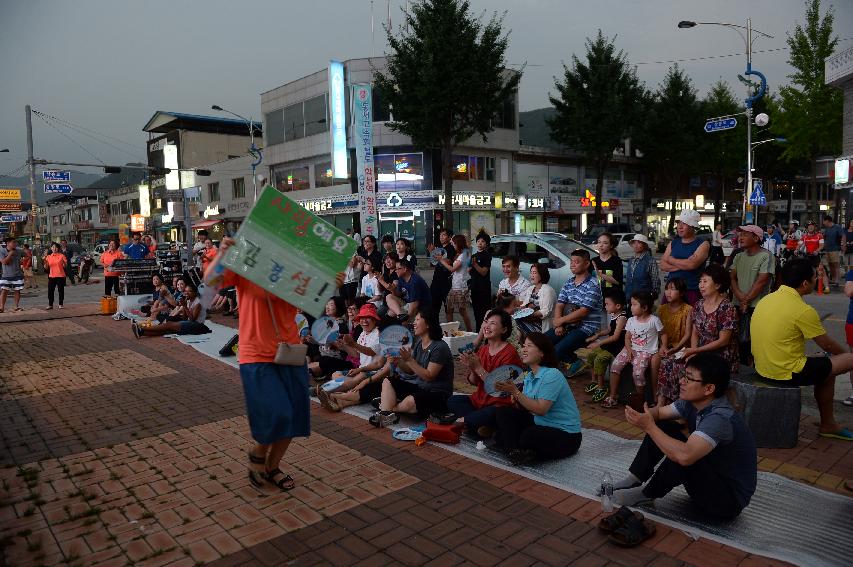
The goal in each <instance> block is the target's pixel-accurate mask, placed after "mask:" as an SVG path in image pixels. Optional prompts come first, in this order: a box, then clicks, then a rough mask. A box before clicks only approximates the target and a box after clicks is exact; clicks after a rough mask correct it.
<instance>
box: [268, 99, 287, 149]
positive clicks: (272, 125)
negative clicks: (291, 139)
mask: <svg viewBox="0 0 853 567" xmlns="http://www.w3.org/2000/svg"><path fill="white" fill-rule="evenodd" d="M264 140H265V143H266V145H267V146H272V145H274V144H281V143H282V142H284V112H283V111H282V109H280V108H279V109H278V110H273V111H272V112H268V113H267V114H266V115H264Z"/></svg>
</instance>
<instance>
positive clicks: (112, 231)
mask: <svg viewBox="0 0 853 567" xmlns="http://www.w3.org/2000/svg"><path fill="white" fill-rule="evenodd" d="M98 232H99V233H100V234H118V229H117V228H106V229H104V230H99V231H98Z"/></svg>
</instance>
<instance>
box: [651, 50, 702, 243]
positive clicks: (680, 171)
mask: <svg viewBox="0 0 853 567" xmlns="http://www.w3.org/2000/svg"><path fill="white" fill-rule="evenodd" d="M704 123H705V116H704V113H703V110H702V106H701V105H700V103H699V100H698V99H697V97H696V89H694V88H693V83H692V82H691V80H690V77H688V76H687V74H686V73H685V72H684V71H683V70H682V69H680V68H679V67H678V65H673V66H672V67H670V68H669V71H667V74H666V77H664V80H663V82H662V83H661V84H660V85H659V86H658V89H657V91H655V93H654V94H653V95H652V97H651V98H650V99H649V102H648V110H647V112H645V120H644V121H643V127H642V128H640V129H638V136H637V138H636V139H637V147H638V148H639V149H640V150H641V151H642V153H643V159H644V161H645V163H646V166H647V168H648V169H649V170H650V171H652V172H654V173H655V174H656V176H657V178H658V179H659V181H660V182H662V183H663V184H664V185H665V186H668V188H669V189H670V193H671V196H672V197H671V198H672V202H673V207H672V212H671V214H670V219H669V227H668V231H672V227H673V225H674V224H675V209H676V208H675V202H676V201H677V200H678V185H679V182H680V181H681V178H682V176H683V175H685V174H689V173H691V172H694V171H696V170H697V169H699V168H700V167H701V164H702V159H701V157H702V144H703V139H702V136H704V135H705V132H704V131H703V125H704Z"/></svg>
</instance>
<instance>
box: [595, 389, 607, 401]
mask: <svg viewBox="0 0 853 567" xmlns="http://www.w3.org/2000/svg"><path fill="white" fill-rule="evenodd" d="M609 393H610V388H608V387H607V386H605V387H604V388H599V389H597V390H596V391H594V392H593V393H592V401H593V402H600V401H601V400H603V399H604V398H606V397H607V394H609Z"/></svg>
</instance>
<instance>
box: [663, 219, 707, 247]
mask: <svg viewBox="0 0 853 567" xmlns="http://www.w3.org/2000/svg"><path fill="white" fill-rule="evenodd" d="M675 234H676V233H675V229H672V232H670V233H669V235H668V236H665V237H663V238H661V239H660V242H658V252H660V253H663V252H665V251H666V247H667V246H669V243H670V242H672V239H673V238H674V237H675ZM696 237H697V238H699V240H706V241H707V242H708V244H710V243H711V241H712V240H713V239H714V230H713V229H712V228H711V227H710V226H708V225H707V224H700V225H699V228H697V229H696Z"/></svg>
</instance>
